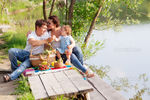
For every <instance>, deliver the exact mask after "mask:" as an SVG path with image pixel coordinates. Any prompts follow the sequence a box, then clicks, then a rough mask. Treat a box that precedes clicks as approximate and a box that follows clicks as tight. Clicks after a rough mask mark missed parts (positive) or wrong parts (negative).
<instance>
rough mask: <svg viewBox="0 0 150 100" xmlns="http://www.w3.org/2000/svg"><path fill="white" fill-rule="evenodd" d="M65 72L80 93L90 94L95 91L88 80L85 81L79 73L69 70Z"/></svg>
mask: <svg viewBox="0 0 150 100" xmlns="http://www.w3.org/2000/svg"><path fill="white" fill-rule="evenodd" d="M64 72H65V74H66V75H67V76H68V78H69V79H70V80H71V81H72V83H73V84H74V85H75V87H76V88H77V89H78V90H79V92H83V91H84V92H90V91H92V90H93V87H92V86H91V85H90V84H89V83H88V82H87V81H86V80H84V79H83V77H82V76H81V75H80V74H79V73H77V71H75V70H67V71H64Z"/></svg>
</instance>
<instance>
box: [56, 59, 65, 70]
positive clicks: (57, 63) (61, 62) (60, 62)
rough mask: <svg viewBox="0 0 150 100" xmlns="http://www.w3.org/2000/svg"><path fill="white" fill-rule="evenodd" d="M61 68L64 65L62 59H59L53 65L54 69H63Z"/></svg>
mask: <svg viewBox="0 0 150 100" xmlns="http://www.w3.org/2000/svg"><path fill="white" fill-rule="evenodd" d="M63 66H65V65H64V63H63V60H62V59H59V60H58V61H55V63H54V67H55V68H60V67H63Z"/></svg>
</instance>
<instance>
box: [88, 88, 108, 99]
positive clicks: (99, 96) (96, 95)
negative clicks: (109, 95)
mask: <svg viewBox="0 0 150 100" xmlns="http://www.w3.org/2000/svg"><path fill="white" fill-rule="evenodd" d="M89 94H90V99H91V100H107V99H106V98H105V97H104V96H103V95H102V94H100V93H99V92H98V91H97V90H96V89H95V88H94V90H93V91H92V92H90V93H89Z"/></svg>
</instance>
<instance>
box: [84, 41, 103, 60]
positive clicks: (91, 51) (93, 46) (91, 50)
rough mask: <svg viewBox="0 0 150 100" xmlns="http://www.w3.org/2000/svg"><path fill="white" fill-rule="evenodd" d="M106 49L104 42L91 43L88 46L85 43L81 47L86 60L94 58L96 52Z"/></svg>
mask: <svg viewBox="0 0 150 100" xmlns="http://www.w3.org/2000/svg"><path fill="white" fill-rule="evenodd" d="M103 47H104V42H102V41H96V42H93V41H91V42H90V43H89V44H88V45H87V46H85V44H84V43H83V44H82V46H81V49H82V52H83V55H84V60H87V59H89V58H90V57H92V56H94V55H95V54H96V52H97V51H98V50H100V49H102V48H103Z"/></svg>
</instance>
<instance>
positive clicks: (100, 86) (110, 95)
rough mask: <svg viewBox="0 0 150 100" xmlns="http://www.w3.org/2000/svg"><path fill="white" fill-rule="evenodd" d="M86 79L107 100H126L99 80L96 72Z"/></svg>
mask: <svg viewBox="0 0 150 100" xmlns="http://www.w3.org/2000/svg"><path fill="white" fill-rule="evenodd" d="M88 81H89V82H90V83H91V84H92V85H93V86H94V87H95V89H97V90H98V91H99V92H100V93H101V94H102V95H103V96H104V97H105V98H106V99H107V100H127V99H126V98H124V97H123V96H122V95H121V94H120V93H119V92H117V91H116V90H115V89H114V88H112V87H111V86H110V85H108V84H106V83H105V82H104V81H103V80H101V79H100V78H99V77H98V75H97V74H95V76H94V77H92V78H89V79H88Z"/></svg>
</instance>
